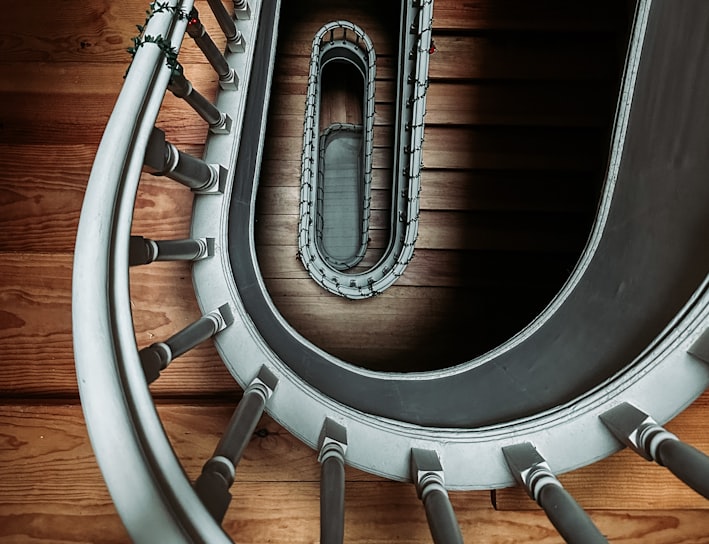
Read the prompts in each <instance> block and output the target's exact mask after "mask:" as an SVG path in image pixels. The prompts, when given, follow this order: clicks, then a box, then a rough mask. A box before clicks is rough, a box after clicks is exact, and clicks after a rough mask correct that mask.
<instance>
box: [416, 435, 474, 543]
mask: <svg viewBox="0 0 709 544" xmlns="http://www.w3.org/2000/svg"><path fill="white" fill-rule="evenodd" d="M411 479H412V480H413V481H414V484H415V485H416V492H417V493H418V496H419V499H421V500H422V501H423V505H424V508H425V510H426V519H427V520H428V526H429V528H430V530H431V536H432V537H433V542H434V543H435V544H462V543H463V535H462V533H461V532H460V525H459V524H458V520H457V519H456V517H455V512H454V511H453V506H452V505H451V502H450V499H449V497H448V492H447V491H446V488H445V481H444V478H443V467H442V466H441V461H440V459H439V458H438V454H437V453H436V452H435V451H432V450H423V449H418V448H412V449H411Z"/></svg>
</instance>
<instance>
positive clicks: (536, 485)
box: [502, 442, 608, 544]
mask: <svg viewBox="0 0 709 544" xmlns="http://www.w3.org/2000/svg"><path fill="white" fill-rule="evenodd" d="M502 452H503V454H504V456H505V460H506V461H507V464H508V466H509V467H510V470H511V471H512V474H513V475H514V477H515V479H516V480H517V482H518V483H519V484H520V485H521V486H522V487H523V488H524V489H525V491H527V493H528V494H529V496H530V497H531V498H533V499H534V500H535V501H536V502H537V504H539V506H541V507H542V509H543V510H544V512H546V515H547V517H548V518H549V521H551V522H552V524H553V525H554V527H556V529H557V531H559V534H560V535H561V536H562V537H564V539H565V540H566V541H567V542H568V543H569V544H603V543H605V544H607V542H608V540H607V539H606V537H604V536H603V535H602V534H601V532H600V531H599V530H598V528H597V527H596V526H595V525H594V524H593V521H591V518H589V517H588V514H586V512H584V510H583V509H582V508H581V507H580V506H579V505H578V503H577V502H576V501H575V500H574V498H573V497H572V496H571V495H570V494H569V492H568V491H566V490H565V489H564V487H563V486H562V485H561V482H560V481H559V480H558V479H557V477H556V476H555V475H554V473H553V472H552V471H551V468H550V467H549V464H548V463H547V462H546V460H545V459H544V458H543V457H542V456H541V455H540V454H539V452H538V451H537V450H536V448H535V447H534V446H533V445H532V444H529V443H527V442H525V443H523V444H515V445H514V446H507V447H505V448H502Z"/></svg>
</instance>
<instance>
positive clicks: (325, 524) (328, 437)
mask: <svg viewBox="0 0 709 544" xmlns="http://www.w3.org/2000/svg"><path fill="white" fill-rule="evenodd" d="M346 451H347V429H345V427H343V426H342V425H340V424H339V423H337V422H335V421H333V420H331V419H329V418H328V419H326V420H325V423H324V425H323V428H322V432H321V434H320V454H319V456H318V461H320V543H321V544H342V542H343V540H344V534H345V452H346Z"/></svg>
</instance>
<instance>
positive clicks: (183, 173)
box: [143, 127, 227, 193]
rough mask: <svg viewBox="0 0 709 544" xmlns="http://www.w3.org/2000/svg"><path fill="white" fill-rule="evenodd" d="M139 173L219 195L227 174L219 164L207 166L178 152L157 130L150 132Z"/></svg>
mask: <svg viewBox="0 0 709 544" xmlns="http://www.w3.org/2000/svg"><path fill="white" fill-rule="evenodd" d="M143 170H145V171H146V172H148V173H150V174H153V175H154V176H166V177H168V178H170V179H173V180H175V181H177V182H179V183H182V184H183V185H186V186H187V187H189V188H190V189H192V190H194V191H195V192H198V193H220V192H221V191H222V190H223V187H224V183H225V181H226V173H227V172H226V168H224V167H223V166H221V165H219V164H207V163H206V162H204V161H203V160H201V159H198V158H196V157H193V156H192V155H188V154H187V153H183V152H182V151H180V150H178V149H177V147H175V146H174V145H173V144H171V143H170V142H168V141H167V140H165V133H164V132H163V131H162V130H160V129H159V128H157V127H155V128H153V132H152V134H151V136H150V140H149V141H148V146H147V148H146V150H145V161H144V166H143Z"/></svg>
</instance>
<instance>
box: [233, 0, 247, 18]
mask: <svg viewBox="0 0 709 544" xmlns="http://www.w3.org/2000/svg"><path fill="white" fill-rule="evenodd" d="M234 17H236V18H237V19H239V20H242V21H243V20H246V19H251V6H250V5H249V2H248V0H234Z"/></svg>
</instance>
